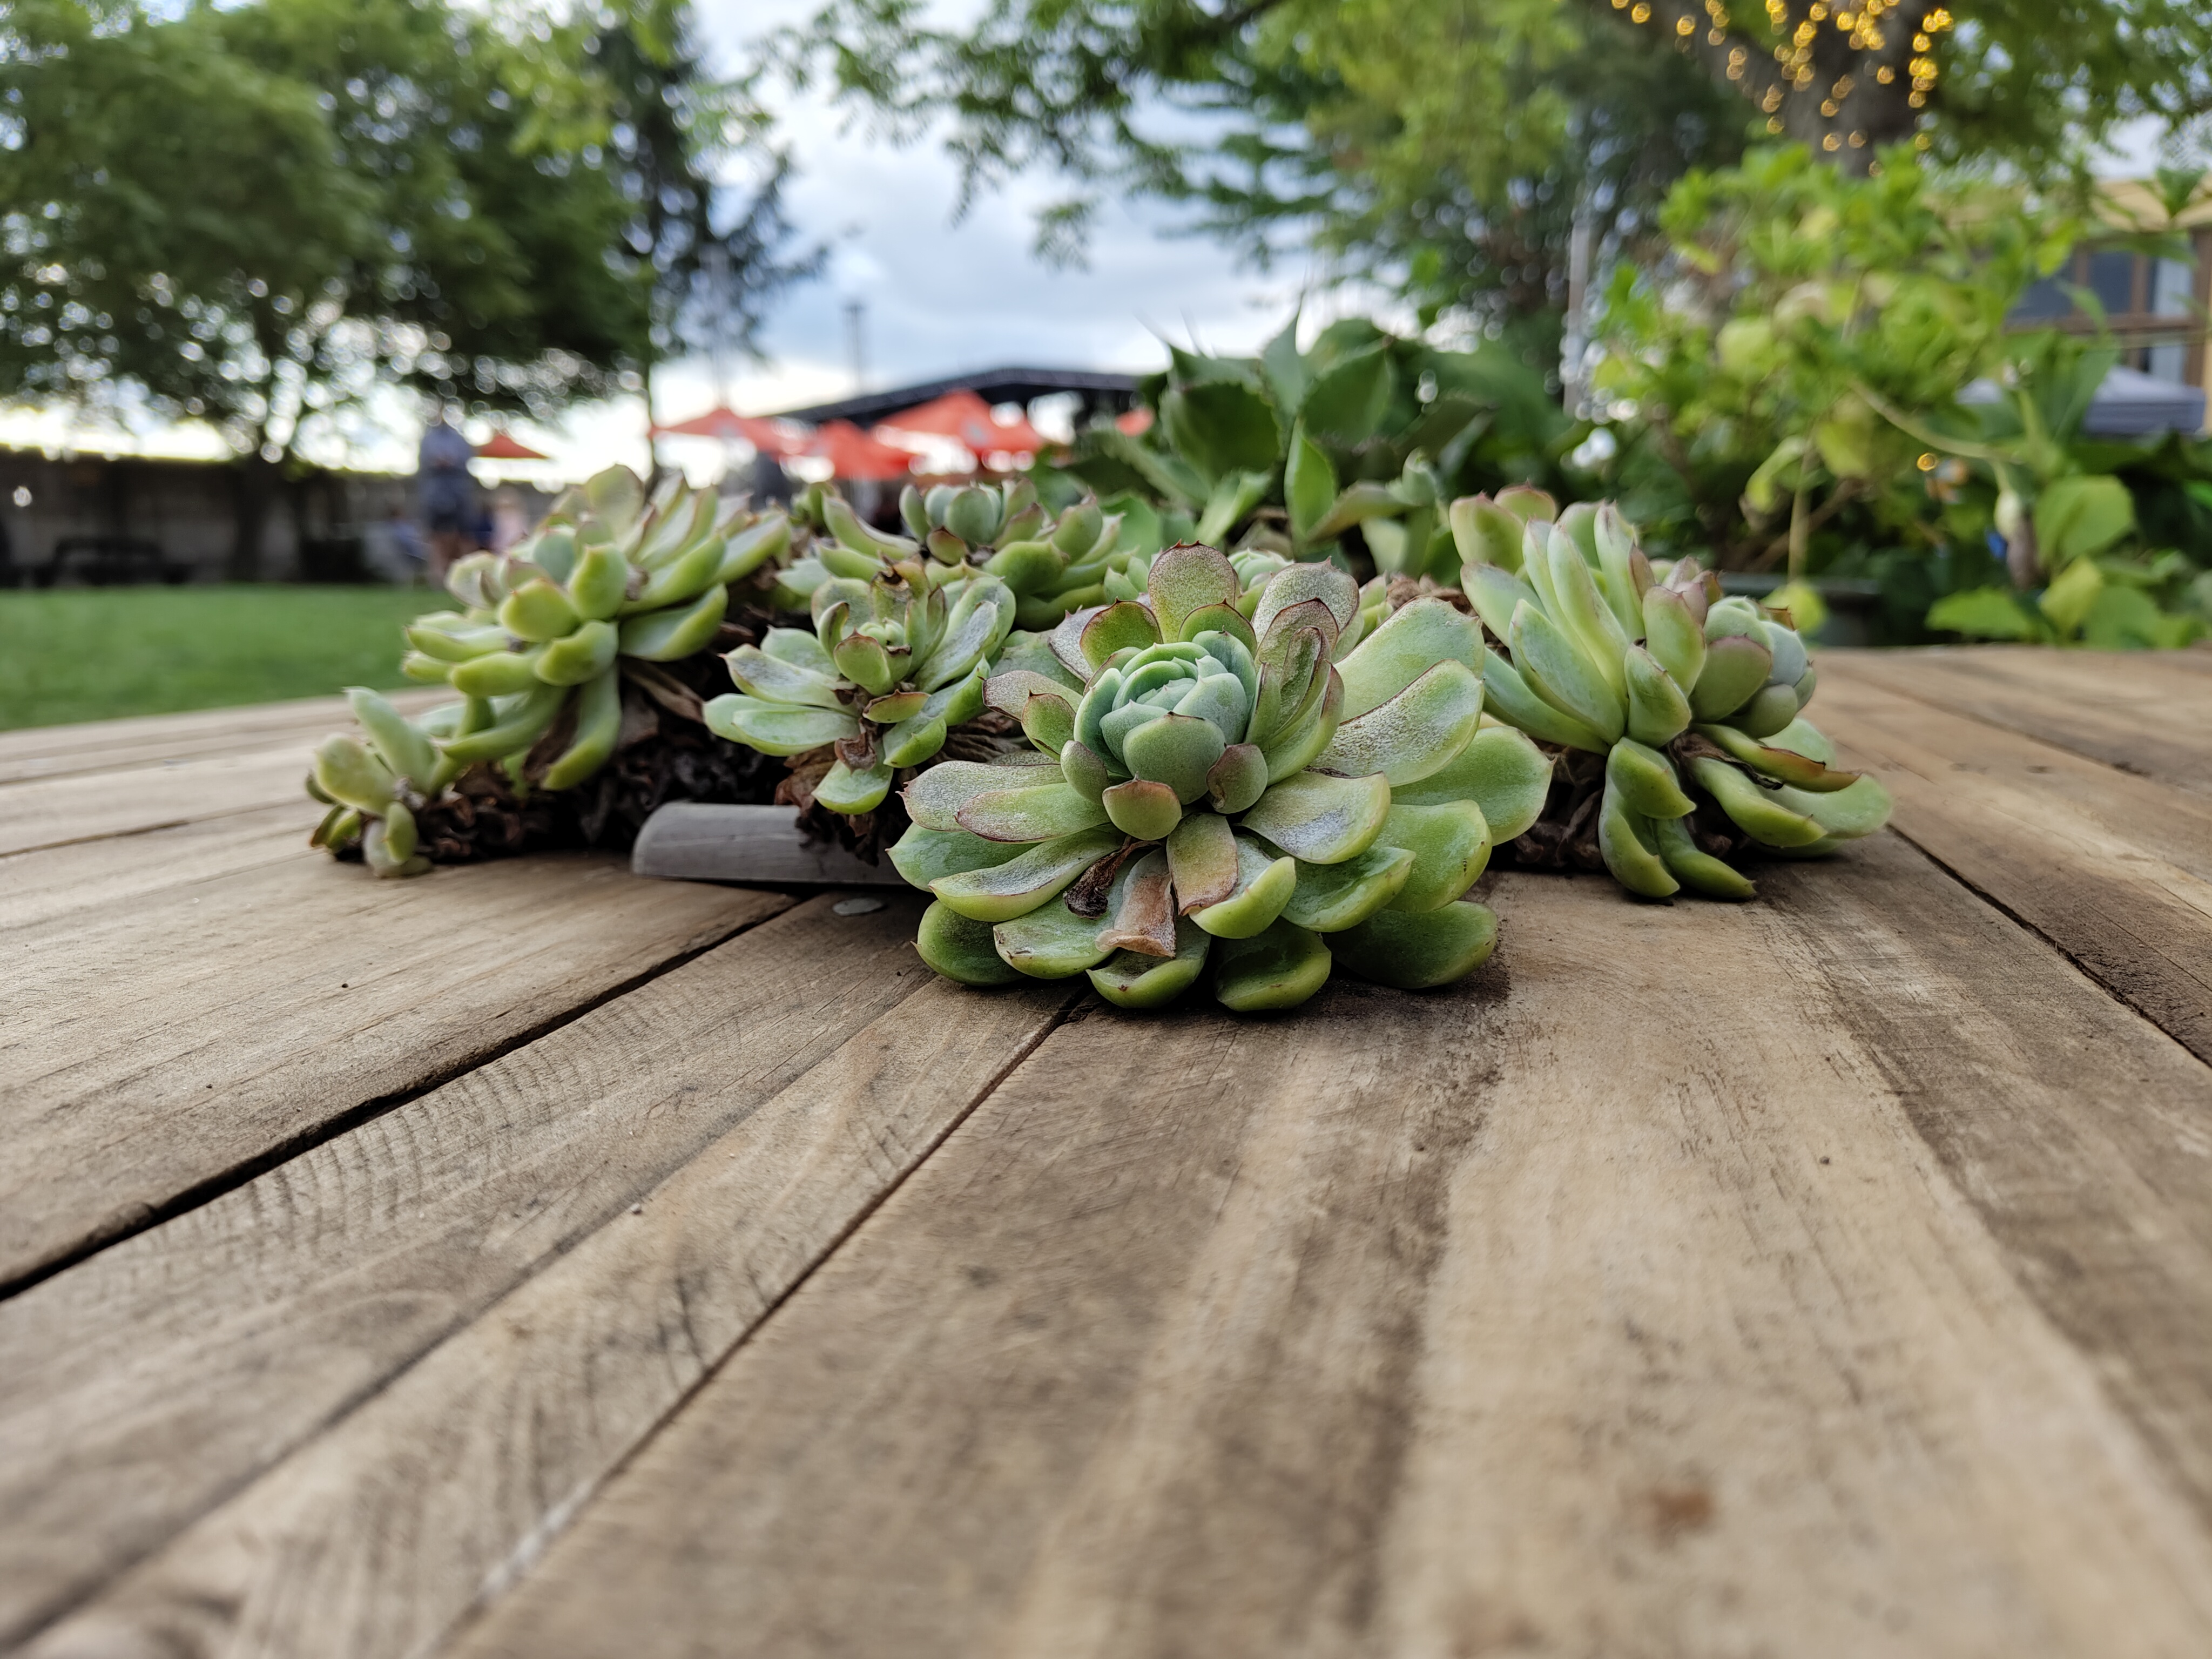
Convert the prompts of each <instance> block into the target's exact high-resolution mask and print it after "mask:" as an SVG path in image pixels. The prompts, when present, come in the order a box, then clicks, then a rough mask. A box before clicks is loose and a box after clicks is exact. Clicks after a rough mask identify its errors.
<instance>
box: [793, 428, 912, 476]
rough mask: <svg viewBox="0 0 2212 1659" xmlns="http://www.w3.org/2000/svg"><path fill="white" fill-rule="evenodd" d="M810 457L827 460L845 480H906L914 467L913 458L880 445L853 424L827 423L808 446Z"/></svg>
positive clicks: (903, 452) (887, 445)
mask: <svg viewBox="0 0 2212 1659" xmlns="http://www.w3.org/2000/svg"><path fill="white" fill-rule="evenodd" d="M806 453H808V454H810V455H814V456H819V457H821V458H822V459H825V460H827V461H828V462H829V464H830V465H832V466H834V467H836V470H837V476H838V477H841V478H850V479H854V480H860V479H875V480H878V481H882V480H887V479H891V478H903V477H907V476H908V473H909V472H910V471H912V470H913V466H914V457H913V456H912V455H911V454H909V453H907V452H906V451H905V450H903V449H894V448H892V447H891V446H890V445H889V444H879V443H878V442H877V441H875V440H874V439H873V438H871V437H870V436H869V435H867V434H866V433H865V432H863V431H861V430H860V428H858V427H857V426H854V424H853V423H852V422H850V421H827V422H823V425H822V427H821V428H820V429H819V430H818V431H817V432H816V433H815V435H814V438H813V441H812V442H811V443H809V444H808V445H807V446H806Z"/></svg>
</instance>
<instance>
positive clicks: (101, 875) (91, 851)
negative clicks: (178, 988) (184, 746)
mask: <svg viewBox="0 0 2212 1659" xmlns="http://www.w3.org/2000/svg"><path fill="white" fill-rule="evenodd" d="M320 815H321V809H320V808H319V807H318V806H317V805H315V804H314V802H313V801H311V800H308V799H306V798H305V797H304V796H302V797H301V799H298V800H288V801H286V802H284V803H283V804H282V805H276V806H264V807H262V808H260V809H259V810H258V811H251V812H239V813H234V814H233V815H232V816H230V817H221V818H203V819H201V820H199V821H198V822H197V823H179V824H172V825H171V826H169V827H168V828H167V829H149V830H148V831H147V832H146V833H145V834H144V835H142V836H118V837H117V838H115V839H113V840H109V841H81V842H70V843H69V844H68V845H67V846H64V847H49V848H45V849H43V850H42V851H40V852H36V853H15V854H9V855H8V856H6V857H0V932H5V931H6V930H8V929H9V928H14V927H30V926H32V925H33V923H36V922H41V921H52V920H53V919H54V918H55V917H57V916H66V915H75V914H76V913H78V912H81V911H85V910H96V909H100V908H108V907H113V906H118V905H125V904H130V903H134V902H142V901H143V900H144V899H145V898H146V897H147V896H149V895H151V894H154V893H158V892H160V891H161V890H162V889H164V888H167V887H180V886H185V885H188V884H193V883H198V882H205V881H210V880H212V879H214V878H217V877H221V876H229V875H235V874H237V873H238V872H240V871H245V870H252V869H258V867H260V866H263V865H268V864H281V863H284V862H286V861H288V860H290V861H299V862H318V863H322V864H327V863H329V862H330V855H329V854H326V853H319V852H316V851H314V850H313V848H309V847H308V845H307V836H308V832H309V831H311V830H312V829H313V828H314V827H315V820H316V819H317V818H318V817H319V816H320Z"/></svg>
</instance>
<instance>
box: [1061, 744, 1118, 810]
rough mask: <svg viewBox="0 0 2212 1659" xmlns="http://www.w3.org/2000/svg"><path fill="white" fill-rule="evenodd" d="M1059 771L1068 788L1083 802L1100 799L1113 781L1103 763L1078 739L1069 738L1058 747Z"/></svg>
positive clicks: (1095, 752) (1095, 753) (1111, 773)
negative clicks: (1083, 800) (1082, 799)
mask: <svg viewBox="0 0 2212 1659" xmlns="http://www.w3.org/2000/svg"><path fill="white" fill-rule="evenodd" d="M1060 775H1061V776H1063V777H1064V778H1066V781H1067V783H1068V787H1071V788H1073V790H1074V791H1075V792H1076V793H1078V794H1079V795H1081V796H1082V797H1083V798H1084V799H1085V800H1099V799H1103V797H1104V795H1105V793H1106V790H1107V788H1108V787H1109V785H1111V784H1112V783H1113V781H1114V774H1113V772H1112V771H1111V770H1110V769H1109V768H1108V766H1107V764H1106V763H1105V761H1104V760H1103V759H1101V758H1100V757H1099V755H1098V753H1097V750H1093V749H1091V748H1089V747H1088V746H1086V745H1085V744H1084V743H1083V742H1082V741H1081V740H1080V739H1079V738H1070V739H1069V740H1068V741H1067V742H1066V743H1065V744H1061V745H1060Z"/></svg>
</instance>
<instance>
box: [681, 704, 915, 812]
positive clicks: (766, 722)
mask: <svg viewBox="0 0 2212 1659" xmlns="http://www.w3.org/2000/svg"><path fill="white" fill-rule="evenodd" d="M706 713H707V724H708V727H709V728H711V729H712V730H713V731H714V734H715V735H716V736H717V737H723V738H729V739H730V740H731V741H732V742H733V743H742V744H745V745H746V746H747V747H748V748H751V749H757V750H760V751H761V753H763V755H803V754H805V752H806V751H807V750H810V749H819V748H821V747H822V746H823V744H829V743H836V742H837V741H838V740H839V739H841V738H855V737H858V736H859V735H860V721H859V720H855V719H854V718H853V716H852V715H850V714H846V713H845V712H843V711H842V709H836V708H802V707H799V706H797V705H794V704H790V703H775V702H762V701H761V700H760V699H759V698H757V697H752V696H746V695H745V694H744V693H743V692H731V693H728V694H726V695H725V696H719V697H716V698H714V699H713V700H712V701H711V702H708V704H707V710H706ZM948 827H949V826H948Z"/></svg>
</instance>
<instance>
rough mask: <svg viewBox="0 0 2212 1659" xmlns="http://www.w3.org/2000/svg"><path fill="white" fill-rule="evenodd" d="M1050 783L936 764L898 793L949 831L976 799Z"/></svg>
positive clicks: (984, 768)
mask: <svg viewBox="0 0 2212 1659" xmlns="http://www.w3.org/2000/svg"><path fill="white" fill-rule="evenodd" d="M713 708H714V705H713V704H712V703H709V704H708V711H709V713H711V712H712V711H713ZM1033 781H1041V782H1049V781H1052V775H1051V774H1050V773H1048V772H1044V771H1043V770H1042V769H1039V773H1038V776H1037V777H1036V779H1035V780H1032V779H1030V778H1029V777H1028V776H1027V775H1026V769H1014V768H1011V767H1005V766H988V765H986V764H984V763H982V762H981V761H939V763H937V764H936V765H934V766H933V767H931V768H930V769H928V770H927V771H926V772H923V773H922V774H921V775H920V776H918V777H916V778H915V780H914V781H912V782H910V783H908V785H907V787H906V788H905V789H904V790H903V791H902V799H904V800H905V802H906V812H907V817H909V818H911V819H912V820H913V821H914V822H915V823H918V824H921V826H922V827H923V828H925V829H939V830H946V831H950V830H954V829H959V828H960V827H961V825H960V820H959V812H960V809H961V808H962V807H963V806H965V805H967V804H968V803H969V801H971V800H973V799H975V798H976V797H977V796H979V795H987V794H990V793H994V791H998V790H1002V789H1007V788H1012V787H1019V786H1021V785H1023V784H1024V783H1030V782H1033ZM1092 822H1093V823H1096V822H1097V820H1096V819H1095V818H1094V819H1093V820H1092ZM1074 827H1075V828H1076V829H1086V828H1088V827H1089V826H1088V825H1085V824H1078V825H1076V826H1074ZM1070 833H1072V832H1070ZM1034 839H1036V840H1038V841H1042V840H1044V839H1046V837H1044V836H1036V837H1035V838H1034Z"/></svg>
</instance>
